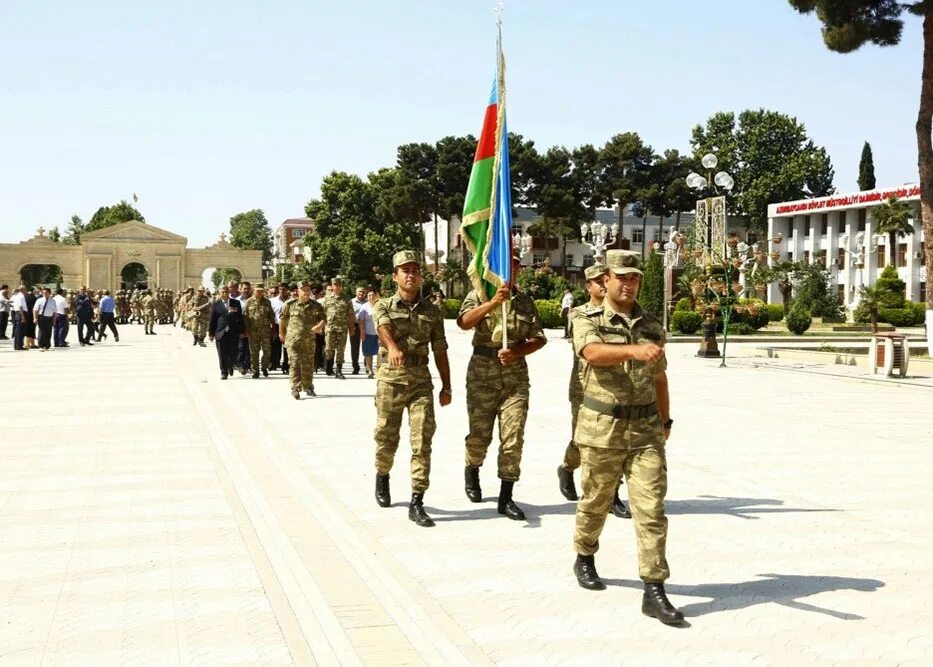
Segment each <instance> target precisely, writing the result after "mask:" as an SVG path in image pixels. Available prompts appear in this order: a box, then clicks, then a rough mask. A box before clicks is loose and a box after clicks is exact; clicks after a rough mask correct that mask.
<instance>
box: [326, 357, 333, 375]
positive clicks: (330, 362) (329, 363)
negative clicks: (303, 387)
mask: <svg viewBox="0 0 933 667" xmlns="http://www.w3.org/2000/svg"><path fill="white" fill-rule="evenodd" d="M324 372H325V373H326V374H327V375H333V374H334V360H333V359H328V360H327V361H325V362H324Z"/></svg>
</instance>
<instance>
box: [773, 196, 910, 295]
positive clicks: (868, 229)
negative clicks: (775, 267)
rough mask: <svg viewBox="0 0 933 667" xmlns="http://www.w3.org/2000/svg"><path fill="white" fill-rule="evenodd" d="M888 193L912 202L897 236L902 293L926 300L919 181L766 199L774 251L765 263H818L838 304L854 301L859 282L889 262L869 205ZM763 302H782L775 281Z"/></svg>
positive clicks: (885, 238) (885, 243)
mask: <svg viewBox="0 0 933 667" xmlns="http://www.w3.org/2000/svg"><path fill="white" fill-rule="evenodd" d="M891 197H896V198H898V199H899V200H901V201H906V202H911V203H912V205H913V208H914V215H913V226H914V233H913V234H910V235H908V236H906V237H904V238H899V239H897V243H898V246H899V247H898V248H897V273H898V276H899V277H900V279H901V280H903V281H904V282H905V283H906V284H907V288H906V294H905V296H906V298H907V299H909V300H911V301H919V302H923V301H924V300H925V299H926V289H927V285H926V282H925V275H926V269H925V261H924V247H925V242H924V238H923V225H922V224H921V222H920V186H918V185H902V186H899V187H893V188H881V189H876V190H865V191H862V192H855V193H852V194H838V195H831V196H829V197H818V198H815V199H801V200H798V201H789V202H781V203H779V204H771V205H770V206H769V207H768V240H767V243H768V246H769V247H768V251H769V252H770V253H775V252H776V253H778V258H777V260H775V259H774V258H773V256H772V258H771V259H769V263H771V264H774V263H775V261H783V260H791V261H804V262H819V263H821V264H822V265H823V266H826V267H827V268H828V269H829V271H830V276H831V280H832V282H833V284H834V285H835V286H836V290H837V292H838V294H839V298H840V300H841V301H842V304H843V305H844V306H845V307H846V308H849V309H850V310H851V309H853V308H855V307H856V306H857V305H858V301H859V290H858V288H859V286H861V285H871V284H873V283H874V282H875V279H876V278H877V277H878V275H879V274H880V273H881V271H882V270H883V269H884V267H885V266H886V265H887V264H888V261H886V258H887V260H889V259H890V258H891V249H890V248H889V247H888V243H889V239H888V236H887V235H878V233H877V223H876V222H875V221H874V220H873V218H872V214H871V210H872V208H874V207H876V206H878V205H879V204H881V203H882V202H884V201H885V200H887V199H890V198H891ZM768 297H769V298H768V301H770V302H771V303H781V293H780V291H779V290H778V289H777V286H776V285H771V286H770V288H769V294H768Z"/></svg>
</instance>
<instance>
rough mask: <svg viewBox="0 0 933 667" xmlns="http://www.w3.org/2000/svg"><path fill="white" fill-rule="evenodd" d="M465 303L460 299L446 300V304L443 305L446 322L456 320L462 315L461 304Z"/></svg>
mask: <svg viewBox="0 0 933 667" xmlns="http://www.w3.org/2000/svg"><path fill="white" fill-rule="evenodd" d="M461 303H463V302H462V301H461V300H460V299H444V303H443V304H441V310H443V311H444V319H445V320H455V319H457V316H458V315H459V314H460V304H461Z"/></svg>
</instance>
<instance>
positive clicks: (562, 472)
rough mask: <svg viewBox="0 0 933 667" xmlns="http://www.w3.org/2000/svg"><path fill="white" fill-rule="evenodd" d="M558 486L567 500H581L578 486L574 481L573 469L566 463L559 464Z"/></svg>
mask: <svg viewBox="0 0 933 667" xmlns="http://www.w3.org/2000/svg"><path fill="white" fill-rule="evenodd" d="M557 486H558V488H559V489H560V494H561V495H562V496H563V497H564V498H566V499H567V500H579V499H580V497H579V496H577V487H576V486H575V485H574V483H573V470H567V468H565V467H564V464H563V463H562V464H560V465H559V466H557Z"/></svg>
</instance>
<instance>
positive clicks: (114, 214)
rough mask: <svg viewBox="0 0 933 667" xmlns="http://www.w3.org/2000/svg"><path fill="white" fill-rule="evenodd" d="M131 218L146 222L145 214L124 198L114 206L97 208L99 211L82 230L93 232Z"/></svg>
mask: <svg viewBox="0 0 933 667" xmlns="http://www.w3.org/2000/svg"><path fill="white" fill-rule="evenodd" d="M130 220H138V221H139V222H146V218H144V217H143V214H142V213H140V212H139V211H138V210H137V209H136V207H134V206H133V205H132V204H130V203H128V202H127V201H126V200H125V199H123V200H121V201H120V203H119V204H114V205H113V206H101V207H100V208H99V209H97V211H95V212H94V215H92V216H91V219H90V220H88V222H87V225H85V227H84V229H83V230H82V231H85V232H93V231H95V230H98V229H104V228H106V227H112V226H113V225H118V224H120V223H121V222H128V221H130Z"/></svg>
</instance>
